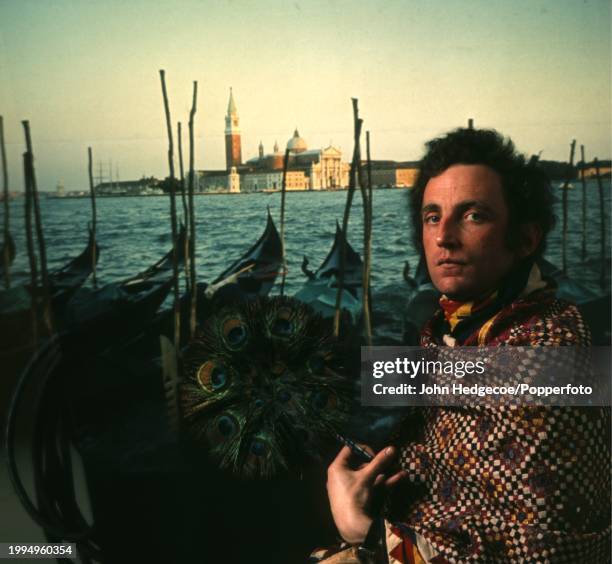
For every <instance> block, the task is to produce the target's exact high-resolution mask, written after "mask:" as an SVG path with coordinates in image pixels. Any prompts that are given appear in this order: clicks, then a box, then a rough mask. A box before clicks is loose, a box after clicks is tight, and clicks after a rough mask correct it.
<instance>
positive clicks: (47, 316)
mask: <svg viewBox="0 0 612 564" xmlns="http://www.w3.org/2000/svg"><path fill="white" fill-rule="evenodd" d="M21 123H22V125H23V129H24V133H25V139H26V148H27V151H26V152H27V155H28V156H27V159H26V163H27V175H28V181H29V184H30V194H31V197H32V204H33V208H34V225H35V228H36V239H37V242H38V256H39V259H40V273H41V278H42V295H43V323H44V324H45V327H46V328H47V333H48V335H49V336H51V335H52V334H53V312H52V311H51V295H50V291H49V272H48V270H47V248H46V245H45V237H44V233H43V227H42V218H41V215H40V204H39V201H38V187H37V185H36V173H35V172H34V151H33V149H32V136H31V134H30V122H29V121H28V120H24V121H22V122H21ZM32 290H33V291H34V292H35V293H36V288H33V289H32Z"/></svg>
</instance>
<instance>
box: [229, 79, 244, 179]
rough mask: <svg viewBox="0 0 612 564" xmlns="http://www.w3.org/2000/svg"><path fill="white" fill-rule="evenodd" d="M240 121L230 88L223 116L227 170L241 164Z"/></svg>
mask: <svg viewBox="0 0 612 564" xmlns="http://www.w3.org/2000/svg"><path fill="white" fill-rule="evenodd" d="M239 124H240V120H239V119H238V110H237V109H236V102H234V94H233V93H232V89H231V88H230V97H229V103H228V105H227V115H226V116H225V165H226V168H227V170H228V171H229V170H231V168H232V167H233V166H238V165H241V164H242V148H241V144H240V125H239Z"/></svg>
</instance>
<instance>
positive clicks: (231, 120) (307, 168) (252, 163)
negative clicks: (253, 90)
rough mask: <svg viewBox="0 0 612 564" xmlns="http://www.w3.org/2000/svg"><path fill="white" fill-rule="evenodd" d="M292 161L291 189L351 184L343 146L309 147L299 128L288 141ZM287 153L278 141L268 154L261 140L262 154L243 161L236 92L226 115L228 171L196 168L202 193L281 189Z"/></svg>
mask: <svg viewBox="0 0 612 564" xmlns="http://www.w3.org/2000/svg"><path fill="white" fill-rule="evenodd" d="M287 149H288V150H289V162H288V169H287V179H286V187H287V190H322V189H334V188H342V187H346V186H347V185H348V175H349V170H350V165H349V164H348V163H346V162H342V152H341V151H340V149H338V148H336V147H333V146H331V145H330V146H329V147H326V148H324V149H311V150H308V147H307V145H306V141H305V140H304V139H303V138H302V137H300V134H299V133H298V131H297V129H296V130H295V132H294V134H293V136H292V137H291V139H289V141H288V142H287ZM283 161H284V152H281V151H280V150H279V147H278V143H275V144H274V150H273V152H272V153H269V154H265V152H264V147H263V143H261V142H260V143H259V150H258V155H257V156H256V157H253V158H252V159H249V160H248V161H247V162H246V163H244V164H243V163H242V141H241V132H240V117H239V115H238V109H237V106H236V101H235V100H234V94H233V91H232V90H231V89H230V97H229V102H228V105H227V114H226V115H225V164H226V170H199V171H196V178H197V182H198V190H199V191H200V192H260V191H262V190H280V189H281V186H282V181H283Z"/></svg>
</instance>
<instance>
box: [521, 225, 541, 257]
mask: <svg viewBox="0 0 612 564" xmlns="http://www.w3.org/2000/svg"><path fill="white" fill-rule="evenodd" d="M520 230H521V234H520V244H519V248H518V254H519V257H521V258H525V257H528V256H530V255H532V254H533V253H534V252H535V250H536V249H537V248H538V246H539V245H540V242H541V241H542V227H541V226H540V225H538V224H537V223H533V222H531V223H524V224H523V225H521V227H520Z"/></svg>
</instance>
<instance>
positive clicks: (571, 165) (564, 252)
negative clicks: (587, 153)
mask: <svg viewBox="0 0 612 564" xmlns="http://www.w3.org/2000/svg"><path fill="white" fill-rule="evenodd" d="M575 151H576V140H575V139H573V140H572V143H571V145H570V158H569V168H568V171H567V177H566V180H565V182H564V183H563V186H562V188H561V189H562V192H563V194H562V196H563V233H562V235H561V262H562V265H563V266H562V268H563V274H567V191H568V189H569V188H568V186H569V183H570V180H571V178H572V171H573V169H574V152H575Z"/></svg>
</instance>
